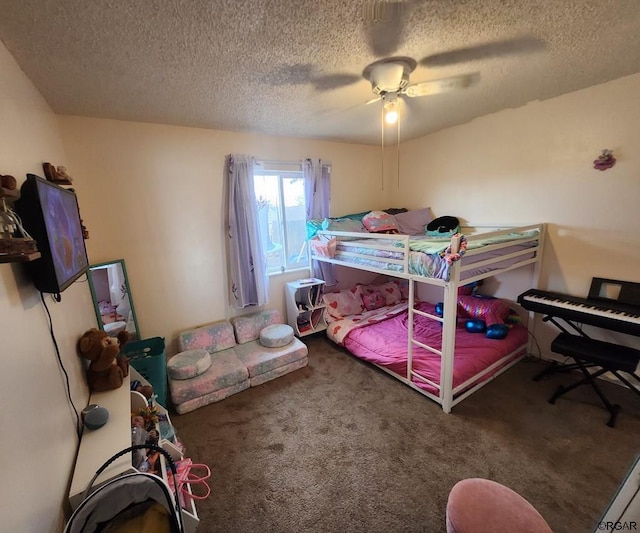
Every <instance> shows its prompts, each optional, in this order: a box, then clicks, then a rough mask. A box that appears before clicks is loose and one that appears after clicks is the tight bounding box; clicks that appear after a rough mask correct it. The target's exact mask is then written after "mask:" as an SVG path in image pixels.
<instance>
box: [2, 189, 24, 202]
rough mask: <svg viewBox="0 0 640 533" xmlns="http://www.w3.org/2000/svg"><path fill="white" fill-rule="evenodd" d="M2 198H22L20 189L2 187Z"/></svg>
mask: <svg viewBox="0 0 640 533" xmlns="http://www.w3.org/2000/svg"><path fill="white" fill-rule="evenodd" d="M0 198H6V199H7V200H17V199H18V198H20V190H19V189H6V188H4V187H0Z"/></svg>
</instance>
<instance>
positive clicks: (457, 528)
mask: <svg viewBox="0 0 640 533" xmlns="http://www.w3.org/2000/svg"><path fill="white" fill-rule="evenodd" d="M515 531H517V532H518V533H553V532H552V531H551V528H550V527H549V525H548V524H547V523H546V522H545V520H544V518H542V515H540V513H539V512H538V511H536V510H535V508H534V507H533V506H532V505H531V504H530V503H529V502H528V501H527V500H525V499H524V498H523V497H522V496H520V495H519V494H518V493H516V492H514V491H513V490H511V489H509V488H507V487H505V486H504V485H501V484H500V483H496V482H495V481H490V480H488V479H479V478H470V479H463V480H462V481H459V482H458V483H456V484H455V485H454V487H453V488H452V489H451V492H450V493H449V499H448V500H447V533H513V532H515Z"/></svg>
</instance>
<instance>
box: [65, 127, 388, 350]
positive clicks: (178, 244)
mask: <svg viewBox="0 0 640 533" xmlns="http://www.w3.org/2000/svg"><path fill="white" fill-rule="evenodd" d="M59 122H60V126H61V131H62V136H63V139H64V143H65V149H66V150H67V154H68V169H69V173H70V174H71V175H72V176H73V177H74V178H75V181H74V184H76V183H77V189H78V194H79V196H80V198H81V201H82V215H83V219H84V221H85V223H86V226H87V227H88V229H89V232H90V239H89V240H88V241H87V247H88V250H89V255H90V258H91V260H92V261H93V262H102V261H109V260H112V259H118V258H124V259H125V262H126V266H127V273H128V276H129V281H130V285H131V292H132V295H133V301H134V305H135V308H136V314H137V317H138V322H139V325H140V330H141V332H142V335H143V337H146V338H148V337H153V336H162V337H165V338H166V340H167V343H168V345H167V353H168V354H171V353H175V350H176V349H177V346H176V342H175V340H176V336H177V333H178V332H179V331H181V330H184V329H188V328H191V327H194V326H197V325H200V324H203V323H207V322H211V321H214V320H220V319H222V318H225V317H227V318H228V317H230V316H232V315H233V314H238V313H239V311H237V310H234V309H231V308H230V307H229V304H228V298H227V282H226V254H225V230H224V206H225V188H224V186H223V169H224V157H225V155H226V154H229V153H243V154H250V155H254V156H256V157H258V158H263V159H268V160H283V161H296V160H300V159H302V158H305V157H320V158H322V159H324V160H328V161H331V163H332V175H331V183H332V194H331V210H332V215H343V214H347V213H350V212H357V211H362V210H366V209H373V208H383V207H387V206H386V205H383V204H386V200H384V198H385V194H384V193H383V191H382V190H381V186H380V161H379V156H378V151H377V150H376V148H375V147H371V146H361V145H353V144H341V143H331V142H322V141H314V140H302V139H291V138H279V137H267V136H262V135H251V134H244V133H233V132H223V131H212V130H205V129H195V128H183V127H175V126H162V125H154V124H143V123H133V122H123V121H116V120H103V119H90V118H80V117H70V116H63V117H60V118H59ZM307 275H308V273H307V272H298V273H292V274H287V275H279V276H274V277H271V278H270V282H271V285H270V289H271V301H270V303H269V307H274V308H279V309H280V310H281V311H282V312H283V313H284V309H285V306H284V303H283V296H284V283H285V282H286V281H290V280H294V279H298V278H300V277H303V276H307Z"/></svg>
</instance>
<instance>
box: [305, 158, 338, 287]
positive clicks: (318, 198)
mask: <svg viewBox="0 0 640 533" xmlns="http://www.w3.org/2000/svg"><path fill="white" fill-rule="evenodd" d="M302 175H303V176H304V195H305V202H306V206H305V207H306V212H307V220H311V219H316V218H328V217H329V200H330V198H331V178H330V175H329V166H328V165H325V164H322V160H320V159H305V160H304V161H303V162H302ZM311 272H312V275H313V276H314V277H316V278H319V279H323V280H324V281H325V282H326V284H327V286H331V285H335V284H337V283H338V279H337V277H336V274H335V267H334V265H332V264H331V263H325V262H324V261H312V265H311Z"/></svg>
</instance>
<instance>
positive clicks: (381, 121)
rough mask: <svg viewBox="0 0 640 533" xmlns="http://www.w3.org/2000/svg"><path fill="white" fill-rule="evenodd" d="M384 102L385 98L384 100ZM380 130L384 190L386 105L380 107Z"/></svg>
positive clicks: (381, 185) (382, 189) (382, 185)
mask: <svg viewBox="0 0 640 533" xmlns="http://www.w3.org/2000/svg"><path fill="white" fill-rule="evenodd" d="M383 102H384V100H383ZM380 110H381V111H380V132H381V142H380V162H381V165H380V167H381V169H380V170H381V176H380V180H381V183H380V190H381V191H384V105H383V106H382V107H381V108H380Z"/></svg>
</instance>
